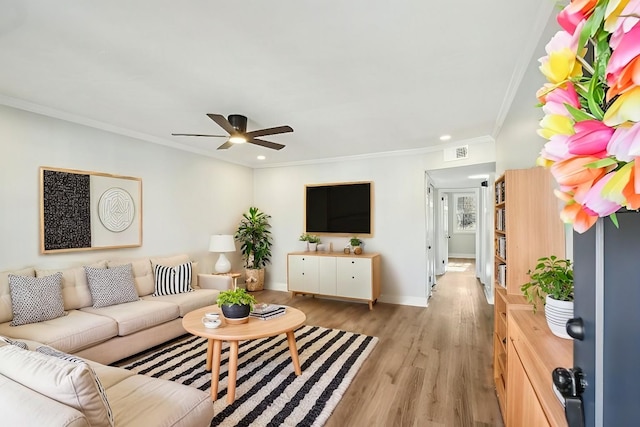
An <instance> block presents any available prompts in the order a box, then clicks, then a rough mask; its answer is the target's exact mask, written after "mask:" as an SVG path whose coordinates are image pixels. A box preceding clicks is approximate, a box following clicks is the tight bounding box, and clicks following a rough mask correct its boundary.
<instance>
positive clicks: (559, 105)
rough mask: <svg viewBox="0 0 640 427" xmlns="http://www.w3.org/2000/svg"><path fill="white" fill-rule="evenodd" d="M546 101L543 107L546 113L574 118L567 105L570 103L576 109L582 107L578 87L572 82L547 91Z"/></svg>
mask: <svg viewBox="0 0 640 427" xmlns="http://www.w3.org/2000/svg"><path fill="white" fill-rule="evenodd" d="M545 101H546V103H545V104H544V106H543V107H542V111H544V112H545V114H557V115H560V116H565V117H569V118H573V116H572V115H571V113H570V112H569V111H568V110H567V105H570V106H572V107H573V108H575V109H580V99H579V98H578V94H577V93H576V89H575V87H574V86H573V83H571V82H568V83H567V84H566V85H565V86H564V87H557V88H555V89H554V90H552V91H551V92H549V93H547V95H546V97H545Z"/></svg>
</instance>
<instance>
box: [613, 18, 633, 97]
mask: <svg viewBox="0 0 640 427" xmlns="http://www.w3.org/2000/svg"><path fill="white" fill-rule="evenodd" d="M639 41H640V24H637V25H635V26H634V27H633V28H632V29H631V31H629V32H628V33H626V34H624V35H623V36H622V37H621V38H620V40H619V44H618V46H617V47H616V48H615V50H614V51H613V53H612V54H611V58H609V63H608V64H607V70H606V77H607V84H608V85H609V86H610V87H611V88H612V89H611V90H609V92H608V93H607V98H608V99H611V98H613V97H614V96H615V95H617V94H619V93H622V92H625V91H626V90H628V89H629V88H630V87H631V86H632V85H633V84H634V82H635V84H636V85H637V84H638V83H639V82H640V66H638V65H637V64H638V61H637V59H638V57H639V56H640V43H639Z"/></svg>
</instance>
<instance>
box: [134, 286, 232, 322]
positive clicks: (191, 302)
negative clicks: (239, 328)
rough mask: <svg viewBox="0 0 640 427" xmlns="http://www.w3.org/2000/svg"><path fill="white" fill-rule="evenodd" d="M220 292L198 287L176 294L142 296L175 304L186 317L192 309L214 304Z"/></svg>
mask: <svg viewBox="0 0 640 427" xmlns="http://www.w3.org/2000/svg"><path fill="white" fill-rule="evenodd" d="M219 294H220V291H218V290H215V289H197V290H195V291H193V292H187V293H183V294H175V295H162V296H158V297H154V296H152V295H147V296H146V297H142V299H143V300H145V301H162V302H166V303H171V304H175V305H177V306H178V308H179V309H180V317H184V315H185V314H187V313H189V312H190V311H193V310H197V309H199V308H202V307H206V306H208V305H214V304H215V303H216V299H217V298H218V295H219Z"/></svg>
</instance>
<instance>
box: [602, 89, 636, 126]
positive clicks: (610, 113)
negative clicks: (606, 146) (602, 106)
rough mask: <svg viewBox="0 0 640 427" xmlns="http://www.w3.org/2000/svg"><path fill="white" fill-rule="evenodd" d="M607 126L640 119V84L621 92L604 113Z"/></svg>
mask: <svg viewBox="0 0 640 427" xmlns="http://www.w3.org/2000/svg"><path fill="white" fill-rule="evenodd" d="M603 121H604V123H605V124H606V125H607V126H611V127H613V126H618V125H620V124H622V123H625V122H627V121H630V122H638V121H640V86H636V87H634V88H633V89H630V90H629V91H627V92H625V93H623V94H621V95H620V96H619V97H618V98H617V99H616V100H615V101H613V104H611V106H610V107H609V109H608V110H607V111H606V112H605V113H604V119H603Z"/></svg>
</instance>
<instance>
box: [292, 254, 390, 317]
mask: <svg viewBox="0 0 640 427" xmlns="http://www.w3.org/2000/svg"><path fill="white" fill-rule="evenodd" d="M287 286H288V289H289V291H290V292H291V293H292V294H293V296H295V295H297V294H304V295H325V296H332V297H340V298H348V299H356V300H364V301H367V302H368V303H369V310H372V309H373V303H374V302H376V301H377V300H378V297H379V296H380V254H377V253H371V254H367V253H365V254H361V255H352V254H343V253H340V252H292V253H289V254H288V255H287Z"/></svg>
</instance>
